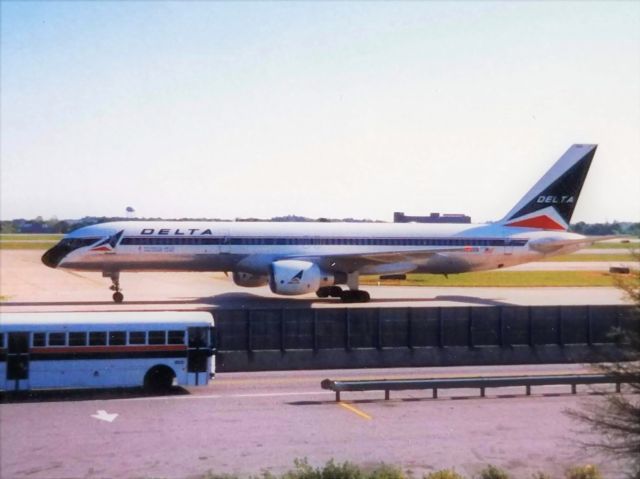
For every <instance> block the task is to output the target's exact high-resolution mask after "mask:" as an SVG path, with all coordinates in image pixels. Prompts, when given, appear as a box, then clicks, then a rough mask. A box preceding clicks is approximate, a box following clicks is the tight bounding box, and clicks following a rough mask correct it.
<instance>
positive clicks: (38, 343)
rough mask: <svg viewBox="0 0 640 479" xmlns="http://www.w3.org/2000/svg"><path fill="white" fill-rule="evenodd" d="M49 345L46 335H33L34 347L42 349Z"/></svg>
mask: <svg viewBox="0 0 640 479" xmlns="http://www.w3.org/2000/svg"><path fill="white" fill-rule="evenodd" d="M46 344H47V337H46V335H45V334H44V333H33V347H34V348H41V347H43V346H45V345H46Z"/></svg>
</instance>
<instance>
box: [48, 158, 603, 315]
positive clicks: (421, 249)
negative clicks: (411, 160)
mask: <svg viewBox="0 0 640 479" xmlns="http://www.w3.org/2000/svg"><path fill="white" fill-rule="evenodd" d="M596 146H597V145H573V146H572V147H570V148H569V150H567V152H566V153H565V154H564V155H562V157H561V158H560V159H559V160H558V161H557V162H556V163H555V164H554V165H553V166H552V167H551V169H549V171H548V172H547V173H546V174H545V175H544V176H543V177H542V178H541V179H540V180H539V181H538V182H537V183H536V184H535V185H534V186H533V187H532V188H531V189H530V190H529V192H528V193H527V194H526V195H524V197H523V198H522V199H521V200H520V201H519V202H518V203H517V204H516V205H515V206H514V207H513V208H512V209H511V211H509V212H508V213H507V214H506V216H505V217H504V218H502V219H501V220H500V221H497V222H494V223H487V224H388V223H387V224H385V223H365V224H361V223H358V224H356V223H268V222H267V223H265V222H259V223H258V222H256V223H249V222H239V223H232V222H229V223H225V222H169V221H153V222H147V221H144V222H141V221H126V222H113V223H103V224H97V225H94V226H87V227H84V228H80V229H78V230H76V231H73V232H72V233H70V234H68V235H66V236H65V237H64V238H63V239H62V240H61V241H60V242H59V243H58V244H57V245H56V246H54V247H53V248H51V249H50V250H49V251H47V252H46V253H45V254H44V255H43V256H42V262H43V263H44V264H45V265H47V266H50V267H51V268H68V269H72V270H81V271H99V272H102V274H103V276H104V277H108V278H111V281H112V283H113V284H112V286H111V289H112V290H113V291H114V294H113V300H114V301H115V302H117V303H119V302H122V300H123V298H124V297H123V294H122V292H121V289H120V273H121V272H123V271H220V272H230V273H232V277H233V281H234V282H235V283H236V284H237V285H238V286H245V287H256V286H263V285H266V284H269V286H270V287H271V291H273V292H274V293H276V294H280V295H301V294H308V293H315V294H316V295H317V296H318V297H321V298H326V297H338V298H341V299H342V301H344V302H366V301H369V294H368V293H367V292H366V291H363V290H361V289H360V288H359V277H360V275H363V274H367V275H397V274H406V273H432V274H444V275H448V274H454V273H464V272H468V271H481V270H490V269H500V268H504V267H507V266H513V265H517V264H521V263H527V262H530V261H538V260H540V259H542V258H545V257H547V256H552V255H558V254H567V253H571V252H574V251H576V250H578V249H581V248H583V247H585V246H588V245H590V244H592V243H594V242H595V241H600V240H602V239H606V237H585V236H581V235H578V234H574V233H569V232H567V229H568V227H569V221H570V220H571V215H572V214H573V210H574V209H575V206H576V203H577V201H578V197H579V195H580V191H581V189H582V185H583V183H584V180H585V178H586V176H587V172H588V170H589V166H590V165H591V161H592V160H593V156H594V154H595V151H596ZM340 285H346V286H347V288H348V289H344V290H343V289H342V288H341V287H340Z"/></svg>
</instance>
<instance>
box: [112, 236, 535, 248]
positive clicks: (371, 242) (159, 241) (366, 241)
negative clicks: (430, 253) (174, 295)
mask: <svg viewBox="0 0 640 479" xmlns="http://www.w3.org/2000/svg"><path fill="white" fill-rule="evenodd" d="M526 243H527V240H526V239H513V240H508V241H505V240H504V239H489V238H293V237H289V238H260V237H254V238H190V237H189V238H171V237H169V238H156V237H153V238H135V237H130V238H123V240H122V242H121V244H123V245H220V244H231V245H358V246H505V245H511V246H524V245H525V244H526Z"/></svg>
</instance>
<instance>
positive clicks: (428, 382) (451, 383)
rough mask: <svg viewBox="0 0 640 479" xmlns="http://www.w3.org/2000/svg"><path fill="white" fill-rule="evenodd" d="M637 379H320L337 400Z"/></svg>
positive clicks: (567, 376) (585, 376) (575, 376)
mask: <svg viewBox="0 0 640 479" xmlns="http://www.w3.org/2000/svg"><path fill="white" fill-rule="evenodd" d="M632 381H638V378H637V377H634V378H623V377H612V376H608V375H606V374H565V375H553V376H487V377H469V378H437V379H380V380H355V381H334V380H331V379H325V380H323V381H322V382H321V383H320V385H321V387H322V389H329V390H331V391H334V392H335V393H336V401H340V393H341V392H344V391H384V398H385V400H389V399H390V392H391V391H406V390H412V389H431V390H433V398H437V397H438V389H464V388H479V389H480V396H481V397H485V390H486V388H500V387H517V386H524V387H525V388H526V394H527V396H529V395H531V387H532V386H557V385H570V386H571V392H572V393H573V394H576V393H577V386H578V385H579V384H615V385H616V392H620V388H621V385H622V383H629V382H632Z"/></svg>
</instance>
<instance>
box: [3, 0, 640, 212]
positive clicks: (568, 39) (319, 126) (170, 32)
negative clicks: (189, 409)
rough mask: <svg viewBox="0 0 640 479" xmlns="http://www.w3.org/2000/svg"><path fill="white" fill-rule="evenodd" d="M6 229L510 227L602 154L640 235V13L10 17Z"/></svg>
mask: <svg viewBox="0 0 640 479" xmlns="http://www.w3.org/2000/svg"><path fill="white" fill-rule="evenodd" d="M0 8H1V10H0V14H1V21H0V217H1V218H2V219H12V218H34V217H36V216H42V217H44V218H45V219H46V218H51V217H57V218H60V219H64V218H79V217H83V216H124V215H125V209H126V208H127V207H129V206H130V207H133V208H134V209H135V211H136V215H137V216H140V217H166V218H180V217H210V218H229V219H233V218H236V217H259V218H269V217H272V216H280V215H288V214H295V215H301V216H308V217H313V218H316V217H331V218H344V217H354V218H369V219H377V220H389V221H390V220H392V217H393V212H394V211H403V212H405V213H406V214H409V215H424V214H428V213H430V212H441V213H465V214H468V215H470V216H471V217H472V219H473V220H474V221H475V222H482V221H488V220H497V219H499V218H501V217H502V216H503V215H504V214H505V213H506V212H507V211H508V210H510V209H511V207H512V206H513V205H514V204H515V203H517V201H518V200H519V199H520V198H521V196H522V195H523V194H524V193H526V191H527V190H528V189H529V188H530V187H531V186H532V185H533V184H534V183H535V182H536V181H537V180H538V178H539V177H541V176H542V175H543V174H544V173H545V171H546V170H547V169H548V168H549V167H550V166H551V165H552V164H553V163H554V162H555V160H556V159H557V158H559V157H560V156H561V155H562V153H564V152H565V151H566V149H567V148H568V147H569V146H570V145H571V144H573V143H597V144H598V145H599V146H598V150H597V153H596V156H595V159H594V162H593V164H592V166H591V171H590V173H589V176H588V177H587V181H586V183H585V186H584V189H583V191H582V195H581V198H580V201H579V203H578V205H577V207H576V210H575V213H574V216H573V220H572V221H573V222H576V221H586V222H602V221H614V220H617V221H640V2H632V1H629V2H598V1H592V2H542V1H540V2H513V3H512V2H483V1H474V2H471V1H469V2H463V1H459V2H446V1H441V2H436V1H432V2H428V1H425V2H393V1H389V2H255V3H254V2H250V1H244V2H207V1H197V2H188V1H187V2H172V1H148V2H146V1H145V2H143V1H140V2H127V1H119V2H106V1H104V2H97V1H87V2H82V1H68V2H56V1H46V2H38V1H28V2H19V1H15V2H14V1H2V2H1V3H0Z"/></svg>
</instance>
